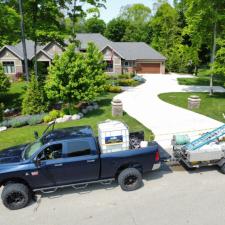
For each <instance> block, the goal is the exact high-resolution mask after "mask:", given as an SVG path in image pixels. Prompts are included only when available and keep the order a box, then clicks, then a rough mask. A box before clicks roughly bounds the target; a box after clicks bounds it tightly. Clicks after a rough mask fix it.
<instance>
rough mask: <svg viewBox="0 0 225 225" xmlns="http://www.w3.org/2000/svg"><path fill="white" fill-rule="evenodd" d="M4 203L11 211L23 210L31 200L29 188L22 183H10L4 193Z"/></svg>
mask: <svg viewBox="0 0 225 225" xmlns="http://www.w3.org/2000/svg"><path fill="white" fill-rule="evenodd" d="M1 197H2V201H3V204H4V205H5V207H7V208H8V209H10V210H16V209H22V208H24V207H25V206H27V204H28V203H29V202H30V200H31V192H30V190H29V188H28V187H27V186H26V185H24V184H21V183H9V184H7V185H6V186H5V187H4V189H3V191H2V196H1Z"/></svg>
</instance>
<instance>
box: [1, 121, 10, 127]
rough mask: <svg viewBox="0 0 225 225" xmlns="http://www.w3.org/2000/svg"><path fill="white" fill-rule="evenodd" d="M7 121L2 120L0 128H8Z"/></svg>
mask: <svg viewBox="0 0 225 225" xmlns="http://www.w3.org/2000/svg"><path fill="white" fill-rule="evenodd" d="M9 122H10V121H9V120H3V121H2V122H1V123H0V127H10V124H9Z"/></svg>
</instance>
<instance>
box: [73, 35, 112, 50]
mask: <svg viewBox="0 0 225 225" xmlns="http://www.w3.org/2000/svg"><path fill="white" fill-rule="evenodd" d="M76 39H77V40H79V41H80V43H81V45H80V48H81V49H86V48H87V45H88V43H89V42H94V43H95V44H96V45H97V47H98V48H99V49H103V48H104V47H105V46H106V45H110V44H111V43H112V42H111V41H110V40H108V39H107V38H106V37H104V36H103V35H101V34H99V33H78V34H77V35H76Z"/></svg>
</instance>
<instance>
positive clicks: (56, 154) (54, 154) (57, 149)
mask: <svg viewBox="0 0 225 225" xmlns="http://www.w3.org/2000/svg"><path fill="white" fill-rule="evenodd" d="M62 150H63V146H62V144H53V145H50V146H48V147H46V148H45V149H44V150H43V151H42V152H40V153H39V154H38V156H37V160H40V161H45V160H54V159H60V158H62Z"/></svg>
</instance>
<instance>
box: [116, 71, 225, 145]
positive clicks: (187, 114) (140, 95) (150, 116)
mask: <svg viewBox="0 0 225 225" xmlns="http://www.w3.org/2000/svg"><path fill="white" fill-rule="evenodd" d="M144 77H145V79H146V80H147V81H146V83H145V84H143V85H140V86H138V87H136V88H131V89H128V90H127V91H125V92H123V93H121V94H119V95H117V96H116V98H119V99H121V100H122V101H123V104H124V110H125V111H126V112H127V113H128V114H129V115H130V116H132V117H134V118H135V119H137V120H138V121H140V122H141V123H142V124H144V125H145V126H146V127H148V128H149V129H151V130H152V131H153V133H154V134H155V140H156V141H158V142H159V143H160V144H161V145H162V146H163V147H164V148H167V149H168V148H169V147H170V141H171V138H172V136H173V134H177V133H180V134H183V133H184V134H186V133H188V134H189V135H190V136H191V137H192V138H195V137H197V136H199V134H201V133H203V132H206V131H208V130H211V129H212V128H216V127H218V126H220V125H221V124H222V123H220V122H218V121H216V120H213V119H211V118H208V117H206V116H203V115H200V114H198V113H194V112H191V111H189V110H185V109H183V108H180V107H176V106H173V105H171V104H168V103H166V102H163V101H161V100H160V99H159V98H158V95H159V94H160V93H166V92H208V91H209V87H206V86H183V85H179V84H178V83H177V78H178V77H190V76H186V75H185V76H184V75H159V74H156V75H153V74H151V75H145V76H144ZM214 90H215V91H216V92H225V89H224V88H222V87H215V89H214Z"/></svg>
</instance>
